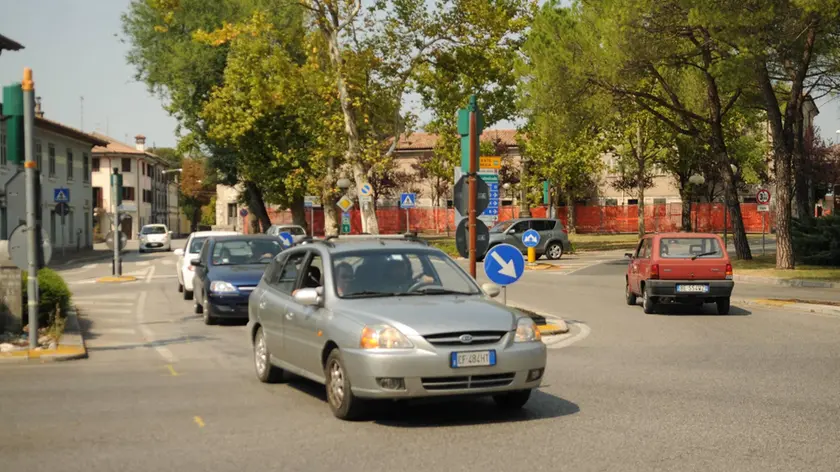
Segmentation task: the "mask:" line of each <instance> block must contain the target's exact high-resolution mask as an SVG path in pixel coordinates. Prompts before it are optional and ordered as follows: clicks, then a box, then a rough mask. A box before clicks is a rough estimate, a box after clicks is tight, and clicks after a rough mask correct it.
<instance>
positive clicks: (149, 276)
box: [145, 266, 155, 284]
mask: <svg viewBox="0 0 840 472" xmlns="http://www.w3.org/2000/svg"><path fill="white" fill-rule="evenodd" d="M154 275H155V266H151V267H149V271H148V272H147V273H146V280H145V282H146V283H147V284H150V283H152V277H153V276H154Z"/></svg>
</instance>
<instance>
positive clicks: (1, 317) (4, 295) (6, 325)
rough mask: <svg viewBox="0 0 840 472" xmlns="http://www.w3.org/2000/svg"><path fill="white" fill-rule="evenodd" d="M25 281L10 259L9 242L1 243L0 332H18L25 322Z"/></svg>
mask: <svg viewBox="0 0 840 472" xmlns="http://www.w3.org/2000/svg"><path fill="white" fill-rule="evenodd" d="M22 282H23V279H22V277H21V271H20V269H18V268H17V267H16V266H15V263H14V262H12V260H11V258H10V257H9V252H8V241H0V332H2V331H13V332H18V331H20V330H21V328H22V322H23V309H24V307H23V284H22Z"/></svg>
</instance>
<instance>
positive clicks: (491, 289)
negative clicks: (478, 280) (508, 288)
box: [481, 283, 502, 298]
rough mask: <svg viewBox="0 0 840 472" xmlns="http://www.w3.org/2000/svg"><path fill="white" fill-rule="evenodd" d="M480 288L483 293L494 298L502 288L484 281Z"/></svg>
mask: <svg viewBox="0 0 840 472" xmlns="http://www.w3.org/2000/svg"><path fill="white" fill-rule="evenodd" d="M481 289H482V290H484V293H486V294H487V296H488V297H490V298H496V297H498V296H499V294H500V293H502V288H501V287H499V286H498V285H496V284H491V283H486V284H483V285H482V286H481Z"/></svg>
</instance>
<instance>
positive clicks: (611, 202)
mask: <svg viewBox="0 0 840 472" xmlns="http://www.w3.org/2000/svg"><path fill="white" fill-rule="evenodd" d="M604 206H618V200H617V199H615V198H607V199H606V200H604Z"/></svg>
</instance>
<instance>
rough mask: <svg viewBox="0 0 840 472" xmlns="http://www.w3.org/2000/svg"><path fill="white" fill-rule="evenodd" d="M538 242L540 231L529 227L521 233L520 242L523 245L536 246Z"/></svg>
mask: <svg viewBox="0 0 840 472" xmlns="http://www.w3.org/2000/svg"><path fill="white" fill-rule="evenodd" d="M539 243H540V233H538V232H537V231H536V230H533V229H529V230H528V231H525V232H524V233H522V244H524V245H525V247H537V244H539Z"/></svg>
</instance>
